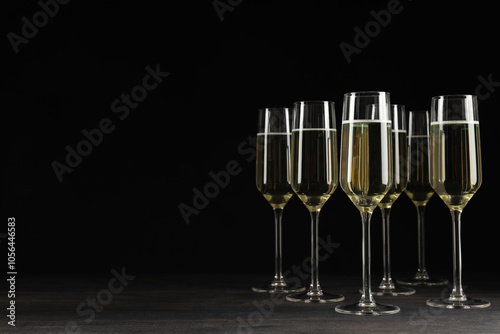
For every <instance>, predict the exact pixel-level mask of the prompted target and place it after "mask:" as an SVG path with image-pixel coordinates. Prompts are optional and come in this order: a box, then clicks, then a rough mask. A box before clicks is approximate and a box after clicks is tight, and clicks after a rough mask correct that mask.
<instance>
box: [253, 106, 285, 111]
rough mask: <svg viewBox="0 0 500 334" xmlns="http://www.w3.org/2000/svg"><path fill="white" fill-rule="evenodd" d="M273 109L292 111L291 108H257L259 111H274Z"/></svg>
mask: <svg viewBox="0 0 500 334" xmlns="http://www.w3.org/2000/svg"><path fill="white" fill-rule="evenodd" d="M272 109H279V110H286V109H290V108H289V107H262V108H257V111H265V110H272Z"/></svg>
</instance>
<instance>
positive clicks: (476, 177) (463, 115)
mask: <svg viewBox="0 0 500 334" xmlns="http://www.w3.org/2000/svg"><path fill="white" fill-rule="evenodd" d="M431 108H432V109H431V124H430V133H431V135H430V148H431V154H430V163H431V168H430V182H431V186H432V187H433V188H434V190H435V191H436V193H437V194H438V195H439V197H440V198H441V199H442V200H443V202H444V203H445V204H446V205H447V206H448V208H449V209H450V212H451V218H452V219H451V220H452V227H453V229H452V231H453V290H452V292H451V294H450V296H449V297H448V298H434V299H429V300H428V301H427V305H429V306H433V307H441V308H448V309H473V308H484V307H488V306H490V302H488V301H486V300H481V299H473V298H469V297H467V296H466V295H465V293H464V291H463V288H462V246H461V237H460V233H461V231H460V230H461V215H462V210H463V209H464V207H465V206H466V205H467V203H468V202H469V200H470V199H471V198H472V196H474V194H475V193H476V191H477V190H478V189H479V187H480V186H481V183H482V168H481V139H480V134H479V117H478V109H477V98H476V96H474V95H446V96H436V97H433V98H432V104H431Z"/></svg>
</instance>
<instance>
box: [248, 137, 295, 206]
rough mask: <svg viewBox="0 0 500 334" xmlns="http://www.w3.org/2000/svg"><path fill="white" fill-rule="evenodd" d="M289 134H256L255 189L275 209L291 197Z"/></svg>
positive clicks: (283, 204)
mask: <svg viewBox="0 0 500 334" xmlns="http://www.w3.org/2000/svg"><path fill="white" fill-rule="evenodd" d="M289 140H290V134H287V133H267V134H261V133H259V134H257V143H256V144H257V147H256V148H257V152H256V153H257V156H256V167H257V168H256V169H257V170H256V181H257V189H259V191H260V192H261V193H262V195H264V197H265V199H266V200H267V201H268V202H269V204H271V206H272V207H273V208H275V209H282V208H284V207H285V205H286V203H287V202H288V200H289V199H290V198H291V197H292V195H293V191H292V188H291V187H290V183H289V179H290V154H289V147H290V142H289Z"/></svg>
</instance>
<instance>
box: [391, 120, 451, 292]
mask: <svg viewBox="0 0 500 334" xmlns="http://www.w3.org/2000/svg"><path fill="white" fill-rule="evenodd" d="M408 129H409V133H408V141H409V145H410V160H409V161H410V164H409V167H410V179H409V181H408V185H407V186H406V190H405V192H406V194H407V195H408V197H409V198H410V200H411V201H412V202H413V204H414V205H415V207H416V208H417V223H418V225H417V227H418V269H417V273H416V274H415V276H413V277H410V278H406V279H398V280H397V282H398V283H399V284H403V285H430V286H431V285H445V284H446V283H448V280H446V279H441V278H437V279H435V278H431V277H429V274H428V273H427V269H426V267H425V206H426V205H427V202H428V201H429V200H430V199H431V197H432V195H434V190H433V189H432V187H431V185H430V183H429V112H428V111H427V110H424V111H410V113H409V124H408Z"/></svg>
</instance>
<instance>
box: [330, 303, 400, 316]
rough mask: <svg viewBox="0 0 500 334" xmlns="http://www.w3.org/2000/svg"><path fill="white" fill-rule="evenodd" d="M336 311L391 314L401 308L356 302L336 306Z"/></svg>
mask: <svg viewBox="0 0 500 334" xmlns="http://www.w3.org/2000/svg"><path fill="white" fill-rule="evenodd" d="M335 311H337V312H338V313H342V314H352V315H390V314H396V313H398V312H399V311H400V309H399V307H398V306H396V305H387V304H379V303H373V304H361V303H356V304H350V305H338V306H336V307H335Z"/></svg>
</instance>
